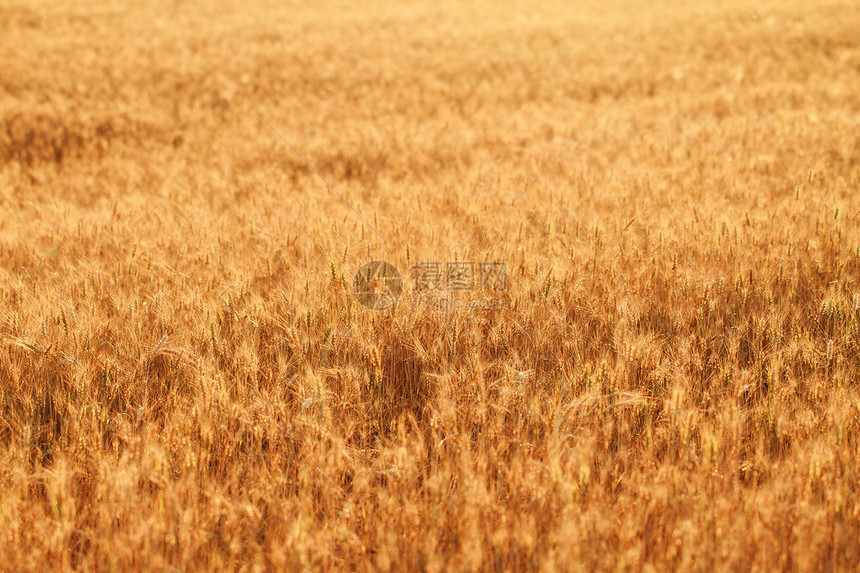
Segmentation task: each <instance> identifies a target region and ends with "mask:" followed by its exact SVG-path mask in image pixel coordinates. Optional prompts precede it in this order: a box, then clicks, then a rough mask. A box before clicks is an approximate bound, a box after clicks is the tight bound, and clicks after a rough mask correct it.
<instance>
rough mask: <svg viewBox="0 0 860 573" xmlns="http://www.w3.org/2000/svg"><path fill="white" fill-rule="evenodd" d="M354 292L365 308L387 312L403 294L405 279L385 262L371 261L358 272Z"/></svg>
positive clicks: (354, 280)
mask: <svg viewBox="0 0 860 573" xmlns="http://www.w3.org/2000/svg"><path fill="white" fill-rule="evenodd" d="M352 290H353V293H354V294H355V298H356V300H357V301H358V303H359V304H360V305H361V306H363V307H364V308H367V309H370V310H385V309H387V308H391V307H392V306H394V305H395V304H397V300H398V299H399V298H400V294H401V293H402V292H403V277H401V276H400V272H399V271H398V270H397V267H395V266H394V265H392V264H390V263H386V262H385V261H371V262H369V263H365V264H363V265H361V267H360V268H359V269H358V270H357V271H356V273H355V277H354V278H353V281H352Z"/></svg>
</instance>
